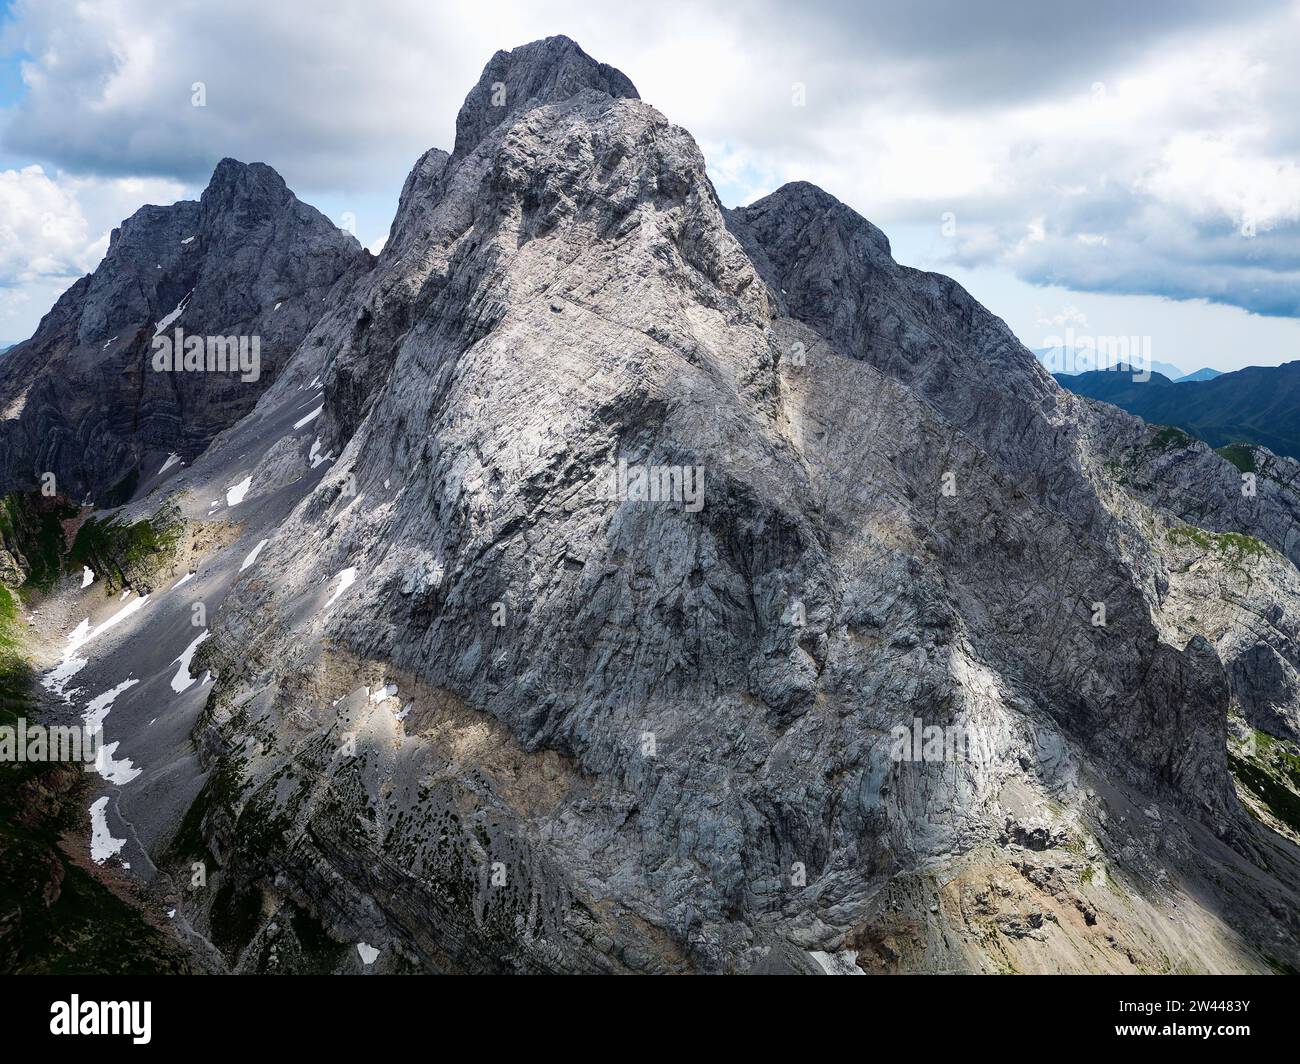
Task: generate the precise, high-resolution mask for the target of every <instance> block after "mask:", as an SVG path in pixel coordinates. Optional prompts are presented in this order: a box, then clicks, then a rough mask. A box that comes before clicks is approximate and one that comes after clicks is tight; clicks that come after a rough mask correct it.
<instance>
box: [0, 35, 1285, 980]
mask: <svg viewBox="0 0 1300 1064" xmlns="http://www.w3.org/2000/svg"><path fill="white" fill-rule="evenodd" d="M498 86H506V87H507V91H506V95H505V101H506V102H505V103H504V105H503V106H495V105H494V104H495V103H496V102H498V101H499V100H500V99H501V97H500V94H499V91H498V89H497V87H498ZM315 255H316V253H315V252H312V253H311V254H310V255H309V256H308V257H309V258H312V259H313V260H314V258H315ZM344 258H346V256H340V257H339V258H338V259H336V258H334V257H332V256H330V255H329V254H328V248H327V249H326V260H327V261H329V262H331V263H332V264H333V265H332V266H331V270H332V269H333V268H335V267H341V268H342V271H343V272H342V273H341V274H340V275H339V277H338V280H337V281H335V282H334V283H333V285H332V287H330V288H329V289H328V290H327V291H325V292H324V293H323V295H324V298H323V299H318V302H320V303H321V306H320V307H319V308H318V310H317V312H316V314H315V315H314V320H313V323H312V324H311V325H310V326H309V327H308V331H306V332H305V333H304V335H303V336H302V338H301V342H300V343H299V344H298V346H297V348H296V350H294V351H293V352H292V353H291V354H288V355H287V356H286V357H285V359H284V360H283V362H282V364H281V365H280V367H279V369H278V372H277V373H276V374H275V378H274V380H273V382H272V383H270V384H269V385H268V386H267V387H266V388H265V390H263V391H262V393H261V395H260V397H259V398H258V399H257V401H256V405H255V406H254V407H253V409H252V410H251V411H250V412H248V413H246V414H244V416H242V417H239V418H238V420H235V421H233V422H232V423H230V424H229V426H228V427H227V428H225V429H224V430H223V431H221V432H220V433H219V434H218V435H216V436H214V437H213V438H212V439H211V441H210V442H209V443H208V445H207V447H206V449H204V450H203V451H202V453H200V454H197V455H195V456H194V457H193V459H192V461H189V462H188V463H187V464H186V465H185V466H184V467H183V468H180V469H178V470H177V471H176V472H175V473H174V474H173V476H172V477H170V478H168V479H167V480H166V481H165V482H161V483H157V482H142V483H141V484H140V485H138V487H137V489H136V491H135V493H134V495H133V498H132V500H131V501H130V502H129V503H128V504H127V505H125V506H123V507H121V508H118V509H115V510H112V511H110V512H109V514H108V515H107V516H108V517H111V519H112V523H107V522H105V521H104V520H103V516H104V515H102V514H89V515H87V514H86V513H84V512H83V513H82V514H81V515H80V516H81V519H82V520H83V521H84V522H85V523H84V524H83V526H82V528H83V531H81V532H78V534H77V536H76V540H75V542H74V543H73V545H72V548H71V553H70V555H69V557H68V559H67V562H66V563H65V565H66V571H65V574H64V575H63V577H62V578H60V580H59V581H58V582H57V586H56V587H55V589H54V590H53V591H52V592H51V593H49V594H48V595H47V596H46V597H44V598H40V599H39V601H38V602H37V603H36V606H35V608H34V610H33V617H34V620H33V622H32V623H33V628H34V629H35V630H36V631H37V632H44V633H47V641H46V642H45V643H44V644H41V645H39V646H38V647H37V648H36V649H35V651H34V653H36V654H37V656H38V658H40V656H41V655H42V654H43V655H44V656H43V658H40V660H39V661H38V664H39V665H40V666H41V667H42V669H43V679H42V684H43V685H44V690H45V691H46V692H47V693H48V694H49V696H50V698H51V700H52V701H54V702H57V703H58V704H59V705H60V706H62V707H63V708H62V709H60V710H58V711H59V712H63V713H66V714H73V715H75V714H78V713H81V712H92V711H93V712H101V711H102V712H106V713H107V717H106V718H104V719H105V724H104V726H105V729H106V731H107V733H108V735H107V737H108V739H109V740H110V741H112V742H115V743H117V746H116V747H115V748H114V751H113V757H114V758H116V759H118V761H117V768H116V769H114V770H113V771H111V772H109V773H107V774H105V773H101V777H103V778H101V779H100V780H99V781H97V784H96V794H97V795H98V797H96V798H95V804H92V805H91V806H90V808H91V809H92V817H93V818H98V819H94V820H93V826H91V825H87V826H85V831H86V834H87V837H88V838H91V839H94V840H95V841H94V842H92V843H91V844H90V845H91V854H92V858H93V859H95V860H98V861H102V862H103V863H104V865H105V866H106V867H112V868H113V869H114V870H115V874H117V875H121V876H124V877H125V876H127V875H128V873H129V875H130V876H131V877H134V878H138V879H140V880H147V881H148V886H149V891H148V897H149V899H150V904H152V905H154V906H157V907H158V908H159V910H160V911H164V910H165V911H170V912H172V913H174V919H172V920H170V921H168V922H165V923H164V922H163V921H161V920H160V921H159V923H160V924H162V925H163V926H167V927H169V929H171V931H172V933H173V934H174V936H175V937H176V939H177V940H178V941H180V942H182V943H184V944H185V946H186V947H187V949H188V950H190V951H191V952H192V954H193V957H194V963H195V964H196V965H197V966H198V967H200V968H203V969H204V970H211V971H237V972H273V971H274V972H313V971H336V972H353V971H362V970H371V971H381V972H399V971H437V972H560V971H562V972H578V971H580V972H649V973H668V972H682V973H687V972H736V973H764V972H798V973H808V974H822V973H828V972H845V971H848V972H857V971H864V972H914V971H967V972H1007V971H1022V972H1036V971H1080V972H1082V971H1105V972H1138V971H1147V972H1160V971H1175V970H1177V971H1257V972H1265V971H1273V970H1286V969H1296V968H1300V928H1297V926H1296V923H1295V921H1294V919H1293V918H1292V914H1293V913H1295V912H1296V911H1298V910H1300V848H1298V847H1297V844H1296V840H1297V838H1300V824H1297V823H1296V822H1295V820H1294V817H1293V806H1292V805H1291V804H1290V803H1291V802H1292V801H1293V800H1294V799H1295V798H1296V795H1295V792H1294V790H1293V789H1291V787H1292V785H1291V784H1290V783H1288V782H1287V781H1288V779H1289V777H1288V776H1287V775H1286V771H1285V765H1286V764H1287V762H1286V761H1285V758H1286V756H1290V754H1291V752H1292V751H1294V750H1295V749H1296V748H1295V746H1294V744H1295V742H1296V740H1297V739H1300V650H1297V647H1298V646H1300V640H1298V637H1300V572H1297V569H1296V563H1297V562H1298V561H1300V537H1298V536H1297V535H1296V531H1295V529H1296V527H1297V517H1298V516H1300V495H1297V492H1296V490H1295V488H1294V486H1293V485H1294V484H1296V483H1300V479H1298V478H1300V464H1297V463H1296V462H1294V461H1292V460H1290V459H1286V458H1280V457H1277V456H1274V455H1270V454H1268V453H1267V452H1265V451H1263V450H1260V451H1259V453H1258V454H1257V455H1254V456H1253V457H1254V458H1255V459H1257V462H1258V467H1259V468H1260V469H1261V470H1267V473H1266V475H1263V476H1260V477H1259V478H1258V484H1257V490H1256V491H1255V492H1254V493H1253V494H1251V495H1249V496H1247V495H1245V494H1244V493H1243V491H1242V487H1241V485H1242V479H1241V471H1240V470H1239V468H1237V467H1236V466H1235V465H1234V464H1232V463H1231V462H1229V461H1227V460H1225V459H1224V458H1222V457H1221V456H1219V455H1217V454H1215V453H1214V452H1213V451H1212V450H1210V449H1209V448H1208V447H1206V446H1205V445H1204V444H1202V443H1200V442H1198V441H1196V440H1193V439H1190V438H1188V437H1186V436H1184V435H1183V434H1181V433H1174V434H1171V433H1170V432H1169V431H1168V430H1162V429H1158V428H1154V427H1150V426H1148V425H1146V424H1145V423H1144V422H1143V421H1141V420H1140V419H1138V418H1136V417H1133V416H1131V415H1129V414H1127V413H1125V412H1123V411H1121V410H1119V409H1116V408H1115V407H1113V406H1108V405H1106V404H1103V403H1097V402H1093V401H1091V400H1089V399H1086V398H1083V397H1081V396H1077V395H1074V394H1072V393H1071V392H1069V391H1067V390H1065V389H1063V388H1062V387H1060V386H1059V385H1058V384H1057V383H1056V382H1055V381H1054V380H1053V379H1052V377H1051V376H1050V374H1048V373H1047V372H1046V371H1045V370H1044V369H1043V368H1042V366H1041V365H1039V363H1038V361H1037V360H1036V359H1035V357H1034V355H1033V354H1032V353H1031V352H1030V351H1029V350H1027V349H1026V348H1025V347H1024V346H1023V345H1022V344H1020V343H1019V342H1018V341H1017V340H1016V339H1015V337H1014V336H1013V335H1012V334H1011V333H1010V331H1009V330H1008V329H1007V327H1006V325H1005V324H1004V323H1003V322H1002V321H1001V320H1000V319H999V318H997V317H996V316H995V315H993V314H991V313H990V312H989V311H987V310H986V309H985V308H983V307H982V306H980V305H979V304H978V303H977V302H976V301H975V300H974V299H973V298H971V296H970V295H969V294H968V293H966V292H965V291H964V290H963V289H962V288H961V287H960V286H959V285H958V284H957V283H956V282H954V281H953V280H951V279H950V278H947V277H943V276H940V275H937V274H931V273H925V272H922V271H918V270H914V269H910V268H907V267H904V266H900V265H899V264H897V263H896V262H895V261H894V260H893V258H892V255H891V253H890V245H889V241H888V239H887V238H886V236H885V235H884V233H882V232H881V231H880V230H879V229H878V228H876V227H875V226H874V225H872V224H871V223H870V222H868V221H867V220H866V219H864V218H862V217H861V216H859V215H858V214H856V213H855V212H854V211H853V210H851V209H850V208H849V207H847V206H846V205H844V204H843V203H840V202H839V201H838V200H836V199H835V198H834V197H833V196H831V195H829V194H828V193H827V192H825V191H823V190H821V189H819V188H817V187H815V186H813V185H810V184H807V183H804V182H796V183H793V184H789V185H785V186H783V187H782V188H780V189H778V190H777V191H775V192H774V193H772V194H771V195H770V196H767V197H765V198H763V199H761V200H759V201H758V202H756V203H754V204H751V205H749V206H747V207H743V208H739V209H737V210H732V211H728V210H725V209H724V208H723V207H722V205H721V203H720V202H719V200H718V197H717V195H716V193H715V192H714V189H713V187H712V185H711V183H710V182H709V179H708V176H707V174H706V170H705V164H704V159H703V156H702V154H701V152H700V150H699V148H698V146H697V145H696V143H695V142H694V140H693V139H692V138H691V136H690V134H689V133H687V132H686V131H685V130H684V129H682V128H680V127H678V126H675V125H673V124H672V123H671V122H670V121H669V120H668V119H666V118H665V117H664V116H663V115H661V114H660V113H659V112H658V111H657V110H655V109H654V108H653V107H652V106H650V105H649V104H647V103H645V102H643V101H642V100H641V99H640V98H639V96H638V94H637V92H636V89H635V88H634V87H633V85H632V83H631V81H629V80H628V79H627V78H626V77H625V76H624V75H622V74H620V73H619V72H617V71H615V70H612V69H611V68H610V67H608V66H605V65H604V64H601V63H598V62H597V61H596V60H594V59H592V58H590V57H588V56H587V55H586V53H585V52H583V51H582V49H581V48H579V47H578V46H577V44H575V43H574V42H573V41H570V40H568V39H567V38H563V37H553V38H548V39H546V40H543V41H537V42H534V43H532V44H528V45H524V46H523V47H520V48H516V49H514V50H513V51H509V52H498V53H497V54H496V55H495V56H494V57H493V58H492V59H491V61H490V62H489V63H488V65H487V67H486V69H485V70H484V73H483V76H482V78H481V79H480V81H479V83H478V84H477V85H476V86H475V87H474V88H473V89H472V90H471V91H470V93H469V95H468V96H467V98H466V101H465V104H464V106H463V107H462V108H461V111H460V113H459V115H458V117H457V121H456V141H455V144H454V145H453V146H452V151H451V152H450V153H448V152H446V151H443V150H439V149H430V150H429V151H428V152H426V153H425V154H424V155H423V156H422V157H421V158H420V159H419V160H418V161H417V162H416V164H415V167H414V169H413V170H412V172H411V174H410V176H409V178H408V179H407V181H406V184H405V186H404V188H403V190H402V193H401V198H400V202H399V206H398V211H397V215H396V217H395V219H394V221H393V225H392V228H391V230H390V234H389V238H388V241H387V242H386V244H385V245H384V247H383V250H382V252H381V254H380V255H379V256H378V258H377V260H376V261H375V262H373V264H371V263H369V262H365V263H357V262H353V261H351V260H349V261H347V262H344V261H342V260H343V259H344ZM349 271H351V272H349ZM326 272H329V271H326ZM233 282H234V279H233V278H232V283H233ZM182 294H183V293H182ZM168 298H170V296H169V297H168ZM104 310H105V313H106V314H107V313H108V312H109V311H110V310H111V307H105V308H104ZM186 312H187V313H188V307H187V311H186ZM151 314H152V311H151ZM0 372H3V370H0ZM33 372H36V371H33ZM1211 383H1214V382H1211ZM1168 386H1169V387H1172V385H1168ZM1205 386H1206V385H1199V384H1188V385H1180V386H1179V388H1180V389H1181V388H1199V387H1205ZM1161 387H1163V386H1161ZM223 406H224V408H223V409H220V410H215V411H213V412H212V417H213V419H214V420H215V419H218V418H231V417H233V416H235V414H236V411H235V410H234V409H232V408H231V407H230V406H229V405H228V404H223ZM47 408H49V407H47V406H43V407H42V409H47ZM49 409H53V408H49ZM48 416H50V417H51V418H57V417H58V416H61V415H59V414H58V413H57V411H55V412H53V413H51V414H50V415H48ZM55 423H56V424H57V423H58V422H57V420H56V421H55ZM86 461H87V463H88V464H89V465H91V466H92V467H95V466H97V465H98V464H99V463H98V462H97V461H96V460H95V459H94V458H93V456H88V457H87V459H86ZM70 475H72V476H76V475H78V474H77V471H76V470H75V469H73V471H72V473H71V474H70ZM82 475H83V476H84V475H85V474H82ZM104 475H105V476H107V475H108V474H104ZM142 526H144V530H143V531H142V532H141V533H140V534H139V535H135V534H130V535H128V533H129V531H130V530H134V529H141V527H142ZM87 528H89V530H90V531H89V532H87V531H84V530H85V529H87ZM146 533H147V535H146ZM119 539H120V540H123V541H125V542H126V546H123V547H119V546H118V545H117V544H118V541H119ZM146 539H147V540H148V542H149V543H150V544H151V545H158V544H161V546H150V549H148V550H138V549H135V547H136V544H138V543H140V542H142V541H144V540H146ZM83 557H84V558H86V559H88V561H86V562H82V561H81V559H82V558H83ZM91 562H93V564H91ZM83 566H84V568H85V569H86V570H88V571H89V572H90V574H91V578H90V580H89V582H87V580H86V578H85V575H84V573H83ZM123 586H126V587H127V588H128V589H129V590H132V591H134V592H135V593H136V594H135V596H133V597H129V598H127V599H126V600H125V604H123V600H122V598H121V596H120V591H121V588H122V587H123ZM196 604H201V605H202V606H203V610H202V613H203V614H204V616H205V619H204V620H202V621H201V623H199V624H197V625H196V623H195V617H196V616H197V613H196V611H195V606H196ZM83 617H84V618H85V619H86V625H85V627H81V628H78V627H76V626H77V622H78V621H80V620H81V619H82V618H83ZM74 629H75V631H74ZM68 631H73V633H74V634H73V636H72V637H71V639H69V638H67V632H68ZM74 684H75V685H76V686H75V687H74V686H73V685H74ZM91 696H94V697H91ZM105 700H107V703H106V701H105ZM106 705H107V708H106ZM1279 766H1282V767H1279ZM133 772H134V773H136V774H135V775H134V776H133V775H132V773H133ZM92 832H93V834H92ZM120 865H129V866H130V868H129V869H126V868H124V867H119V866H120ZM196 869H197V870H198V871H196ZM199 872H201V873H202V878H203V885H202V888H201V889H197V888H195V887H193V882H194V877H195V876H196V875H198V874H199Z"/></svg>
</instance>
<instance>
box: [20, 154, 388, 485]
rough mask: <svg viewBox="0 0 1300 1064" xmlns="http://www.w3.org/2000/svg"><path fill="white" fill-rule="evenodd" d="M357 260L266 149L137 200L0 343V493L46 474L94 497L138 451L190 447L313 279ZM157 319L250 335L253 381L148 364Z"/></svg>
mask: <svg viewBox="0 0 1300 1064" xmlns="http://www.w3.org/2000/svg"><path fill="white" fill-rule="evenodd" d="M369 258H370V257H369V254H368V252H366V251H365V250H364V249H363V248H362V247H361V245H360V244H359V243H358V242H357V240H356V238H355V237H353V236H352V235H351V234H349V233H346V232H344V231H343V230H341V229H339V228H338V227H337V226H335V225H334V223H333V222H331V221H330V220H329V219H328V218H326V217H325V216H324V215H323V214H321V213H320V212H319V211H318V210H316V209H315V208H314V207H310V206H308V205H307V204H305V203H303V202H302V201H301V200H299V199H298V198H297V197H296V196H295V195H294V194H293V193H292V192H291V191H290V190H289V189H288V187H287V186H286V185H285V183H284V180H283V178H281V177H280V175H279V174H278V173H277V172H276V171H275V170H274V169H273V168H271V167H270V166H267V165H266V164H264V163H242V162H238V161H236V160H234V159H223V160H222V161H221V162H220V163H218V164H217V166H216V168H215V169H214V171H213V174H212V179H211V180H210V181H209V183H208V186H207V188H206V189H204V191H203V194H202V196H201V197H200V199H199V200H198V201H194V200H181V201H179V202H177V203H173V204H170V205H168V206H153V205H149V206H145V207H141V208H140V209H139V210H138V211H136V212H135V213H134V214H132V215H131V217H130V218H128V219H126V221H124V222H123V223H122V224H121V225H120V226H119V227H117V228H116V229H114V230H113V233H112V235H111V238H110V242H109V248H108V251H107V253H106V254H105V256H104V258H103V260H102V261H101V262H100V263H99V265H98V266H97V267H96V268H95V270H94V271H93V272H92V273H91V274H89V275H87V276H86V277H83V278H82V279H81V280H79V281H77V282H76V283H75V284H74V285H72V287H71V288H69V289H68V291H67V292H65V293H64V295H63V296H62V297H60V299H59V301H58V302H57V303H56V304H55V306H54V308H53V309H52V310H51V311H50V313H49V314H47V315H46V316H45V318H44V319H42V321H41V323H40V325H39V327H38V328H37V331H36V333H35V335H34V336H32V337H31V339H29V340H27V341H25V342H24V343H21V344H18V345H16V346H15V347H14V349H13V350H12V351H10V352H8V353H7V354H6V358H5V370H6V371H5V373H4V375H3V376H2V377H0V410H3V411H4V420H3V421H0V493H3V492H4V491H8V490H12V489H14V488H23V487H27V486H30V485H31V484H32V483H33V482H34V481H35V480H36V479H37V478H38V477H39V475H40V474H41V473H44V472H53V473H54V474H55V475H56V478H57V481H58V483H59V484H60V485H62V488H63V489H65V490H66V491H67V493H68V494H69V495H70V496H73V497H75V498H77V499H80V498H82V497H83V496H85V495H86V494H90V495H92V496H93V495H96V494H98V495H101V497H103V493H104V492H105V490H106V489H109V488H111V487H112V486H113V485H115V484H117V483H118V482H120V481H123V479H124V478H126V477H127V476H128V475H129V474H130V472H131V470H132V469H133V468H135V467H136V466H137V464H138V463H140V462H141V460H142V459H143V458H144V457H145V456H146V455H150V456H151V455H152V454H154V453H159V452H160V453H162V454H163V455H166V454H168V453H170V452H176V453H178V454H182V455H186V456H189V455H192V454H195V453H197V452H198V451H200V450H202V448H203V447H204V446H206V444H207V443H208V441H209V440H210V439H211V438H212V437H213V436H214V435H215V434H216V433H217V432H219V431H220V430H221V429H222V428H225V427H227V426H229V425H230V424H231V423H232V422H233V421H234V420H237V419H238V418H239V417H241V416H242V415H243V414H245V413H247V412H248V411H249V410H251V409H252V406H253V404H254V403H255V402H256V400H257V397H258V396H259V395H260V394H261V393H262V392H263V391H264V390H265V389H266V388H267V387H268V386H269V385H270V384H271V383H273V381H274V379H275V376H276V373H277V372H278V370H279V367H280V366H281V365H283V363H284V362H285V361H286V360H287V358H288V357H289V355H290V354H291V353H292V352H293V350H294V349H295V348H296V347H297V346H298V344H299V343H300V342H301V340H302V337H303V336H304V335H305V334H306V332H307V330H308V329H309V328H310V327H311V325H312V324H313V323H314V322H315V321H316V319H317V318H318V317H319V316H320V314H321V313H322V312H323V310H324V306H323V299H322V297H323V295H324V292H325V291H326V290H327V289H328V288H330V287H331V286H332V285H333V284H335V282H337V281H338V280H339V279H340V277H342V276H343V275H344V274H346V273H348V272H349V271H351V270H354V269H364V268H365V267H366V265H367V263H368V261H369ZM163 321H166V322H167V324H168V326H169V327H179V328H181V329H183V330H185V331H186V332H188V333H189V334H191V335H196V334H197V335H219V336H223V337H225V336H245V337H251V336H257V337H258V344H259V359H260V362H259V371H258V373H257V379H256V380H250V381H245V380H240V379H239V378H238V376H235V375H231V374H224V375H223V374H206V373H195V374H183V373H182V374H171V373H168V374H159V373H156V372H154V371H153V370H152V366H151V363H150V358H149V355H150V345H151V341H152V339H153V337H154V335H155V333H156V332H157V331H158V329H159V323H160V322H163ZM150 461H152V457H151V458H150Z"/></svg>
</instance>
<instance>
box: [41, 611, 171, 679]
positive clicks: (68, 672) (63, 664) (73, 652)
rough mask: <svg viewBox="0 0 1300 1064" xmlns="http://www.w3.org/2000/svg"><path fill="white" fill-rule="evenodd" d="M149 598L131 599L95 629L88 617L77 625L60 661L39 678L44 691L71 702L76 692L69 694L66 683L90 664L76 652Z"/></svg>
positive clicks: (87, 659)
mask: <svg viewBox="0 0 1300 1064" xmlns="http://www.w3.org/2000/svg"><path fill="white" fill-rule="evenodd" d="M149 598H150V596H148V595H143V596H141V597H140V598H137V599H132V600H131V601H130V602H128V603H127V604H126V605H125V606H123V607H122V608H121V609H120V610H118V611H117V612H116V613H115V614H113V616H112V617H110V618H109V619H108V620H106V621H105V622H104V623H103V624H101V625H99V626H98V627H97V628H91V626H90V618H89V617H87V618H86V619H85V620H83V621H82V622H81V623H80V624H79V625H77V627H76V630H75V631H74V632H73V633H72V635H70V636H68V645H67V647H66V648H65V649H64V651H63V658H62V660H61V661H60V662H59V664H58V665H56V666H55V667H54V668H53V669H51V670H50V671H49V672H48V673H46V674H45V676H43V677H42V678H41V686H42V687H44V688H45V690H47V691H50V692H52V693H53V694H56V695H58V696H59V697H60V698H62V699H63V700H64V701H65V702H70V701H72V696H73V695H75V694H76V693H77V692H76V691H75V690H74V691H72V692H71V693H69V692H68V690H67V686H68V683H69V681H71V679H72V678H73V677H74V676H76V675H77V673H79V672H80V671H81V670H82V669H84V668H85V667H86V666H87V665H88V664H90V659H89V658H83V657H81V656H79V655H78V654H77V651H78V650H80V649H81V648H82V647H83V646H85V645H86V644H87V643H89V642H90V641H91V640H92V639H96V638H98V637H99V636H101V635H103V634H104V633H105V632H106V631H108V630H109V629H110V628H112V627H113V626H114V625H116V624H119V623H121V622H122V621H124V620H126V618H127V617H130V616H131V614H133V613H136V612H138V611H139V610H140V609H142V608H143V607H144V604H145V603H146V602H148V601H149Z"/></svg>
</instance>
